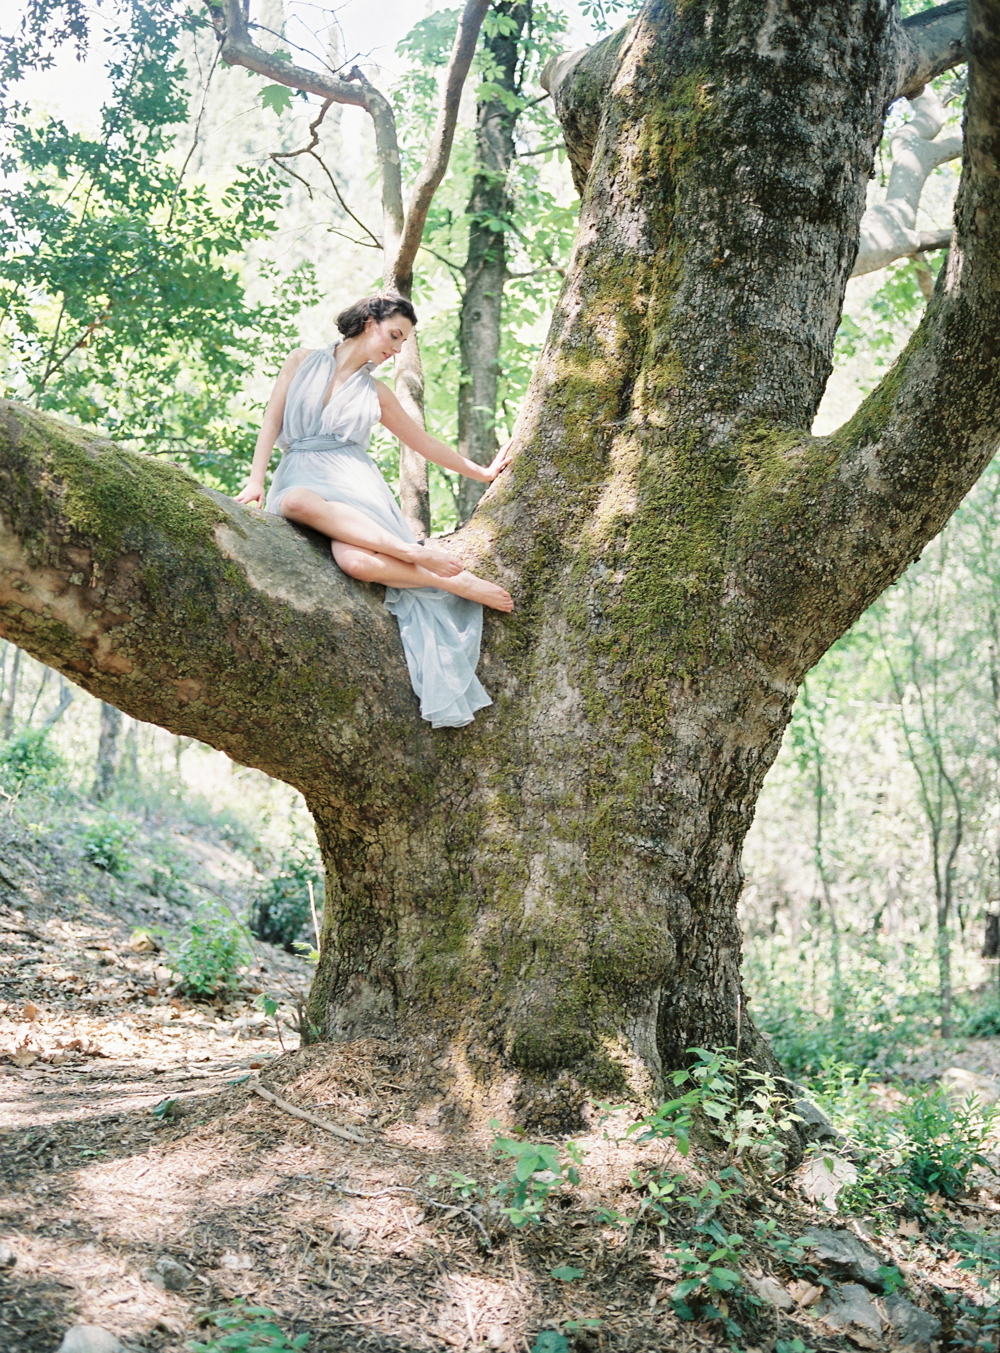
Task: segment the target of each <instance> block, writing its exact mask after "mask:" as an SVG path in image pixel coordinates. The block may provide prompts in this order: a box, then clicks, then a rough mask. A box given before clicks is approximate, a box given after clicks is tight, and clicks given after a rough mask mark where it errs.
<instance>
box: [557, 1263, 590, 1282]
mask: <svg viewBox="0 0 1000 1353" xmlns="http://www.w3.org/2000/svg"><path fill="white" fill-rule="evenodd" d="M549 1273H550V1275H551V1276H552V1277H553V1278H558V1279H559V1281H560V1282H563V1283H572V1282H576V1280H577V1278H582V1277H583V1269H582V1268H571V1267H570V1266H569V1264H560V1265H559V1267H558V1268H553V1269H550V1270H549Z"/></svg>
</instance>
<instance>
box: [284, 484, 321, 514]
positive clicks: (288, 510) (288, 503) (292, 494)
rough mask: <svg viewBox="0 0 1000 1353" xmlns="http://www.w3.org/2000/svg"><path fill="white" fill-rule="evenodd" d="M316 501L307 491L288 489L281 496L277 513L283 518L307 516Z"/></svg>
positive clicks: (314, 496)
mask: <svg viewBox="0 0 1000 1353" xmlns="http://www.w3.org/2000/svg"><path fill="white" fill-rule="evenodd" d="M315 500H316V494H315V493H312V492H311V491H310V490H309V489H289V490H288V492H287V493H285V494H283V495H282V498H281V502H280V504H279V505H278V511H279V512H280V513H281V515H282V516H283V517H292V518H299V517H303V516H306V515H308V513H309V511H310V508H311V507H312V506H313V504H314V503H315Z"/></svg>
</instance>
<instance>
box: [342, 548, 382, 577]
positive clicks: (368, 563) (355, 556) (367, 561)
mask: <svg viewBox="0 0 1000 1353" xmlns="http://www.w3.org/2000/svg"><path fill="white" fill-rule="evenodd" d="M332 550H333V557H334V559H336V561H337V563H338V565H339V566H340V567H341V568H342V569H343V570H344V572H345V573H346V574H347V575H348V576H349V577H351V578H357V580H358V581H359V582H362V583H373V582H377V581H378V576H379V571H380V564H379V558H378V556H377V555H375V554H372V553H371V551H370V550H359V549H357V548H356V547H355V546H354V545H343V544H341V542H340V541H339V540H335V541H334V542H333V546H332Z"/></svg>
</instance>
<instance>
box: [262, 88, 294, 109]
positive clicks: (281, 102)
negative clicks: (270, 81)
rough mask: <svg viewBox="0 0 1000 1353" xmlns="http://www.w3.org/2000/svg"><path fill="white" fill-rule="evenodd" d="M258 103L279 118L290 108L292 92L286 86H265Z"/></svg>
mask: <svg viewBox="0 0 1000 1353" xmlns="http://www.w3.org/2000/svg"><path fill="white" fill-rule="evenodd" d="M260 101H261V104H262V105H263V106H264V107H265V108H270V110H271V112H272V113H277V114H278V115H279V116H280V115H281V114H282V113H286V112H287V111H288V109H289V108H291V106H292V91H291V90H290V89H289V88H288V86H287V85H265V86H264V88H263V89H262V90H261V91H260Z"/></svg>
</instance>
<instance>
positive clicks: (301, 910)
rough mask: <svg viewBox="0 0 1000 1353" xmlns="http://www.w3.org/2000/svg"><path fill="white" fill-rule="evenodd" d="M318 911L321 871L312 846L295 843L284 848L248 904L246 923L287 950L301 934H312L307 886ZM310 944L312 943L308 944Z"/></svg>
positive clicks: (320, 900)
mask: <svg viewBox="0 0 1000 1353" xmlns="http://www.w3.org/2000/svg"><path fill="white" fill-rule="evenodd" d="M310 884H311V885H312V888H313V893H314V896H315V899H316V908H317V911H320V910H321V909H322V906H323V902H322V898H323V873H322V868H321V866H320V863H319V860H318V858H317V857H316V853H315V850H313V851H310V850H309V849H308V848H307V847H306V846H303V845H301V844H300V845H296V846H293V847H292V848H291V849H289V850H286V851H285V853H284V854H283V855H282V856H281V858H280V859H279V861H278V867H277V870H276V872H275V873H273V874H272V875H270V877H268V878H267V879H265V880H264V881H263V882H262V883H261V884H260V886H259V887H258V888H257V891H256V893H255V895H254V898H253V901H252V902H251V904H250V913H249V916H248V918H247V925H248V927H249V929H250V932H251V934H254V935H256V936H257V938H258V939H260V940H264V941H265V942H266V943H267V944H280V945H282V946H283V947H284V948H285V949H286V950H287V951H288V952H289V953H290V954H293V953H295V952H296V944H297V942H299V941H300V940H301V938H302V936H303V934H311V931H312V918H311V915H310V911H311V908H310V905H309V887H310ZM310 947H311V946H310Z"/></svg>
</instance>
